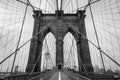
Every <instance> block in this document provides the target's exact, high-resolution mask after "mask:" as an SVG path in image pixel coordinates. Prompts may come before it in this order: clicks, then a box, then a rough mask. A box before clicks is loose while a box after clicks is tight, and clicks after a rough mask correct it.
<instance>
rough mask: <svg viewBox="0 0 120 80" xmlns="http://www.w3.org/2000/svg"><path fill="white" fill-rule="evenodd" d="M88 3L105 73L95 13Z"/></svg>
mask: <svg viewBox="0 0 120 80" xmlns="http://www.w3.org/2000/svg"><path fill="white" fill-rule="evenodd" d="M88 2H89V3H88V5H89V9H90V13H91V18H92V22H93V27H94V31H95V36H96V39H97V44H98V47H99V52H100V56H101V60H102V65H103V69H104V72H105V64H104V61H103V56H102V52H101V47H100V43H99V39H98V35H97V30H96V26H95V22H94V18H93V13H92V9H91V6H90V1H89V0H88Z"/></svg>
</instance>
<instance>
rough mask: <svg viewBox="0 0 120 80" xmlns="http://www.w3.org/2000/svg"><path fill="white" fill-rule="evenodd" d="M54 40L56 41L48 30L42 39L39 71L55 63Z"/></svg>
mask: <svg viewBox="0 0 120 80" xmlns="http://www.w3.org/2000/svg"><path fill="white" fill-rule="evenodd" d="M55 42H56V39H55V36H54V35H53V34H52V33H51V32H49V33H48V34H47V35H46V36H45V38H44V40H43V46H42V58H41V71H45V70H49V69H52V68H54V66H55V64H56V44H55Z"/></svg>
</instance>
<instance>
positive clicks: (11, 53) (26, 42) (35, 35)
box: [0, 21, 54, 64]
mask: <svg viewBox="0 0 120 80" xmlns="http://www.w3.org/2000/svg"><path fill="white" fill-rule="evenodd" d="M53 22H54V21H52V22H50V23H49V24H48V25H47V26H45V27H44V28H42V29H41V30H40V31H39V32H38V33H36V34H35V35H34V36H33V37H32V38H31V39H29V40H27V41H26V42H25V43H23V44H22V45H21V46H20V47H19V48H18V49H17V50H15V51H14V52H12V53H11V54H10V55H8V56H7V57H6V58H5V59H3V60H2V61H1V62H0V64H2V63H3V62H4V61H6V60H7V59H8V58H10V57H11V56H12V55H13V54H15V53H16V51H19V50H20V49H21V48H22V47H24V46H25V45H26V44H27V43H29V42H30V41H31V40H32V39H34V38H35V37H37V35H38V34H40V33H41V32H42V31H44V30H46V29H47V28H48V27H49V25H51V24H52V23H53Z"/></svg>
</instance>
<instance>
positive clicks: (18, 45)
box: [10, 4, 28, 79]
mask: <svg viewBox="0 0 120 80" xmlns="http://www.w3.org/2000/svg"><path fill="white" fill-rule="evenodd" d="M27 9H28V5H27V4H26V9H25V13H24V18H23V22H22V27H21V31H20V35H19V39H18V43H17V47H16V52H15V56H14V59H13V63H12V69H11V73H10V79H11V76H12V72H13V68H14V65H15V60H16V56H17V52H18V48H19V44H20V40H21V36H22V32H23V26H24V22H25V18H26V14H27Z"/></svg>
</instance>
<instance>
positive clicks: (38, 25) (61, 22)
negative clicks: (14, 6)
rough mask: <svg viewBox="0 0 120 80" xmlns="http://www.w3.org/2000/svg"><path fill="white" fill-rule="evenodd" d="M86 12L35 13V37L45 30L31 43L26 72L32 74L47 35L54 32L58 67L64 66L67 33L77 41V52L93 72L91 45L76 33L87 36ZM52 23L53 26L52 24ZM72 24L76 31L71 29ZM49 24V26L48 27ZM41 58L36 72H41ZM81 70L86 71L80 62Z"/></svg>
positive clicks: (87, 67)
mask: <svg viewBox="0 0 120 80" xmlns="http://www.w3.org/2000/svg"><path fill="white" fill-rule="evenodd" d="M85 16H86V15H85V11H84V10H80V11H77V13H76V14H64V13H63V11H56V14H42V12H41V11H34V15H33V17H34V19H35V22H34V30H33V36H34V35H35V34H36V33H37V32H39V31H40V30H42V29H43V28H45V26H48V27H47V28H46V29H44V30H43V31H42V32H41V33H40V34H39V35H38V36H37V37H36V38H34V39H33V40H32V41H31V47H30V53H29V61H28V66H27V69H26V71H27V72H30V70H31V67H32V65H33V64H35V62H36V59H37V58H38V55H39V54H40V56H42V55H41V52H42V44H41V43H42V41H43V39H44V37H45V36H46V35H47V33H49V32H52V33H53V35H54V36H55V38H56V66H57V65H58V64H61V65H63V63H64V62H63V61H64V60H63V44H64V43H63V38H64V36H65V35H66V33H67V32H70V33H72V34H73V36H74V37H75V39H76V41H77V52H78V56H80V59H81V61H82V63H83V65H84V66H85V67H86V69H87V70H88V71H93V67H92V64H91V59H90V52H89V45H88V41H87V40H86V39H84V38H82V37H81V35H80V34H79V33H78V32H77V31H75V29H77V30H78V31H79V32H80V33H82V34H84V35H85V36H86V30H85V22H84V18H85ZM50 23H51V24H50ZM68 23H70V24H71V25H72V26H73V27H74V28H75V29H73V28H71V27H70V25H69V24H68ZM48 24H49V25H48ZM40 65H41V58H40V61H39V63H38V64H37V65H36V68H35V70H34V71H35V72H37V71H40ZM79 70H80V71H84V69H83V67H82V66H81V62H80V61H79Z"/></svg>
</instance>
